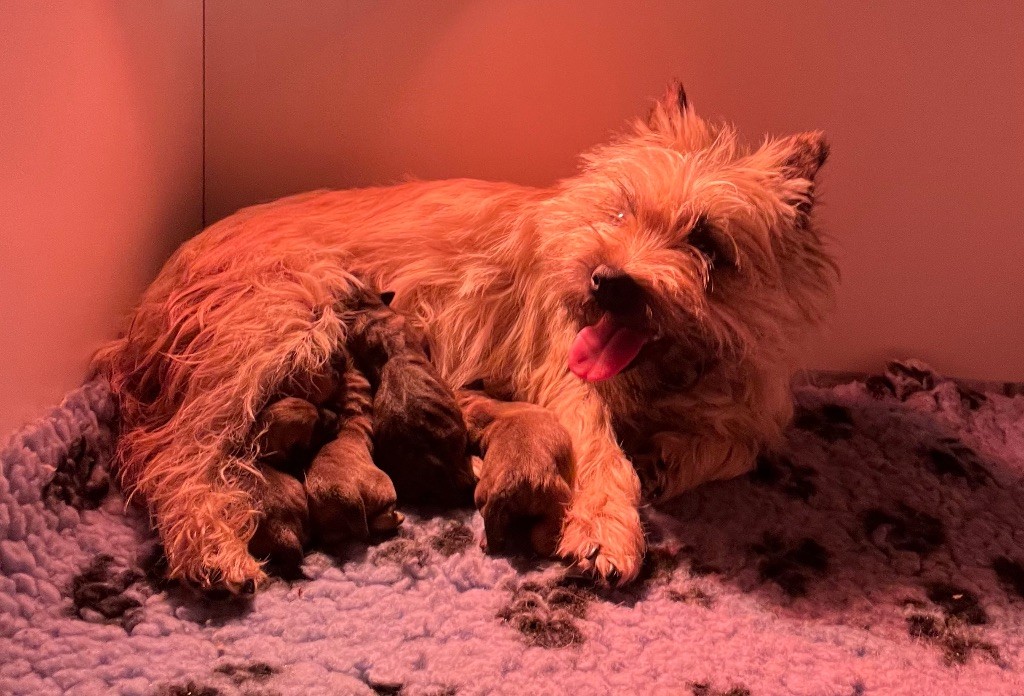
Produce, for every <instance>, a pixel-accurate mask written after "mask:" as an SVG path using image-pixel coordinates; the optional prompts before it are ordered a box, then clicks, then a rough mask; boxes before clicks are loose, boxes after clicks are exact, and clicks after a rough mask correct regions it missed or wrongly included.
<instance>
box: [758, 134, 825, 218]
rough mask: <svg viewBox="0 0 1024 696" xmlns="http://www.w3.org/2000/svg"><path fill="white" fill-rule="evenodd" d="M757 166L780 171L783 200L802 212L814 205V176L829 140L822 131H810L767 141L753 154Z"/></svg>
mask: <svg viewBox="0 0 1024 696" xmlns="http://www.w3.org/2000/svg"><path fill="white" fill-rule="evenodd" d="M753 158H754V160H755V161H754V165H755V166H756V167H765V168H766V169H768V170H769V171H775V172H778V173H779V174H781V177H779V179H778V182H779V187H780V189H781V190H780V194H781V196H782V198H783V200H785V201H786V203H788V204H789V205H792V206H794V207H795V208H796V209H797V211H798V212H799V213H801V214H803V215H806V214H807V213H809V212H810V210H811V208H812V207H813V205H814V179H815V177H816V176H817V174H818V170H819V169H821V165H823V164H825V160H826V159H827V158H828V143H826V142H825V134H824V133H822V132H821V131H809V132H807V133H799V134H797V135H791V136H790V137H788V138H780V139H778V140H769V141H768V142H766V143H765V144H764V146H763V147H762V148H761V149H760V150H759V151H758V152H757V153H755V154H754V155H753Z"/></svg>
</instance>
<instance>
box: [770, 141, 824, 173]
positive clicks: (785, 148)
mask: <svg viewBox="0 0 1024 696" xmlns="http://www.w3.org/2000/svg"><path fill="white" fill-rule="evenodd" d="M780 146H781V156H782V161H781V168H782V171H783V173H784V174H785V175H786V176H788V177H789V178H795V179H807V180H808V181H814V177H815V175H816V174H817V173H818V170H819V169H821V165H823V164H825V160H827V159H828V143H827V142H825V134H824V133H822V132H821V131H810V132H807V133H799V134H797V135H793V136H790V137H789V138H786V139H785V140H783V141H781V142H780Z"/></svg>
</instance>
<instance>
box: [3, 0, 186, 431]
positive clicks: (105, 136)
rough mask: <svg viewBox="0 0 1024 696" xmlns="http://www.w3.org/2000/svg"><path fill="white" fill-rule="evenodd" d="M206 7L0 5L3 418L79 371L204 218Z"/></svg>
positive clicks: (40, 404) (13, 417) (67, 384)
mask: <svg viewBox="0 0 1024 696" xmlns="http://www.w3.org/2000/svg"><path fill="white" fill-rule="evenodd" d="M172 5H173V6H172ZM201 9H202V8H201V4H200V3H171V4H168V3H163V4H160V5H158V6H157V5H153V6H151V5H148V4H139V5H135V4H131V5H126V4H125V3H113V2H111V3H98V4H96V3H93V4H88V5H74V6H70V7H60V8H59V9H58V8H55V7H53V8H48V7H46V6H42V5H39V6H37V5H34V4H31V3H21V4H16V5H15V6H14V7H13V8H11V9H10V10H9V11H5V12H4V13H3V14H4V16H3V17H2V18H0V42H2V43H3V44H4V45H5V49H6V50H5V55H6V56H7V58H8V59H7V60H5V61H4V62H3V64H2V66H0V93H3V94H4V95H5V98H4V99H3V102H2V104H0V124H2V127H0V151H2V152H4V157H3V160H2V161H0V181H2V182H3V185H2V186H0V207H2V209H3V210H4V221H3V223H2V227H3V230H4V233H3V237H4V241H5V244H4V248H3V253H2V254H0V265H2V270H0V297H2V300H0V302H2V303H3V305H2V306H3V322H2V323H3V325H4V331H3V334H2V336H0V354H2V355H3V356H4V357H5V359H4V365H3V367H2V373H0V432H6V431H7V430H8V429H10V428H13V427H15V426H16V425H18V424H19V423H20V422H21V421H22V420H23V419H25V418H28V417H31V416H32V415H34V414H35V413H41V412H42V410H43V409H44V408H45V407H46V406H48V405H52V404H53V403H55V402H57V401H59V399H60V398H61V396H62V395H63V394H64V393H65V392H66V391H67V390H68V389H69V388H71V387H73V386H75V385H77V384H79V383H80V382H81V379H82V375H83V372H84V368H85V365H86V362H87V360H88V356H89V355H91V353H92V352H93V351H94V350H95V348H96V347H97V346H98V345H99V343H100V342H101V341H103V340H106V339H107V338H109V337H111V336H113V335H114V333H115V332H116V330H117V329H118V328H120V325H121V319H122V317H123V316H124V315H125V314H126V313H127V310H128V309H129V307H131V306H132V305H133V304H134V303H135V302H136V301H137V299H138V296H139V294H140V293H141V291H142V289H143V288H144V287H145V285H146V284H147V283H148V282H149V281H150V280H151V278H152V277H153V276H154V275H155V274H156V271H157V270H158V269H159V267H160V266H161V265H162V263H163V262H164V260H165V259H166V257H167V256H168V255H169V254H170V252H171V251H172V250H173V249H174V248H175V247H176V246H177V245H178V244H179V243H180V242H181V240H183V239H185V238H187V237H188V236H189V235H191V234H192V233H194V232H195V231H196V230H197V229H199V227H200V226H201V224H202V222H201V219H202V218H201V216H202V209H201V186H202V180H201V176H202V83H201V79H202V55H201V46H202V13H201Z"/></svg>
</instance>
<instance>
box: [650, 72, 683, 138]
mask: <svg viewBox="0 0 1024 696" xmlns="http://www.w3.org/2000/svg"><path fill="white" fill-rule="evenodd" d="M687 111H690V101H689V100H688V99H687V98H686V90H684V89H683V83H681V82H680V81H679V80H672V82H670V83H669V85H668V87H666V88H665V94H663V95H662V97H661V99H659V100H658V102H657V103H656V104H655V105H654V106H653V107H652V108H651V112H650V113H649V114H648V115H647V127H648V128H650V129H651V130H652V131H658V132H661V133H673V132H674V131H676V130H678V127H679V123H680V120H681V119H682V118H683V117H684V116H685V115H686V112H687Z"/></svg>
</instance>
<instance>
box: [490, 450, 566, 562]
mask: <svg viewBox="0 0 1024 696" xmlns="http://www.w3.org/2000/svg"><path fill="white" fill-rule="evenodd" d="M488 459H492V457H488ZM571 498H572V491H571V490H570V489H569V485H568V484H567V483H566V482H565V479H563V478H562V476H561V475H560V474H559V472H558V468H557V466H555V464H554V463H553V462H543V461H541V462H533V465H532V466H529V467H523V466H500V465H498V464H497V463H496V462H493V461H488V463H487V465H486V466H485V467H484V469H483V477H482V478H481V479H480V482H479V483H478V484H477V486H476V493H475V495H474V499H475V502H476V506H477V508H478V509H479V510H480V514H481V515H482V516H483V518H484V530H485V533H486V536H487V550H488V551H490V552H492V553H500V552H502V551H504V550H505V549H506V547H507V544H508V541H509V538H510V536H512V535H514V534H515V532H516V531H517V527H520V528H522V531H524V532H528V533H529V539H530V545H531V546H532V548H533V550H534V551H535V552H536V553H537V554H539V555H541V556H552V555H554V553H555V550H556V549H557V548H558V535H559V532H560V531H561V528H562V520H563V519H564V517H565V512H566V509H567V508H568V506H569V501H570V500H571Z"/></svg>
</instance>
